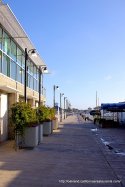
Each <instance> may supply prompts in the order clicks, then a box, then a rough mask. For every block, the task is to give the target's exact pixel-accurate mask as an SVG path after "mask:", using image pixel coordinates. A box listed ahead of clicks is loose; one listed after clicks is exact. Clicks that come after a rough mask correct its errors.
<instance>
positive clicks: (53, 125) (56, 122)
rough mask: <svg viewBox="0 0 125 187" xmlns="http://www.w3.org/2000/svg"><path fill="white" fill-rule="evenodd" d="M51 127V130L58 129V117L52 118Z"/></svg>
mask: <svg viewBox="0 0 125 187" xmlns="http://www.w3.org/2000/svg"><path fill="white" fill-rule="evenodd" d="M52 127H53V130H56V129H58V127H59V125H58V119H54V120H52Z"/></svg>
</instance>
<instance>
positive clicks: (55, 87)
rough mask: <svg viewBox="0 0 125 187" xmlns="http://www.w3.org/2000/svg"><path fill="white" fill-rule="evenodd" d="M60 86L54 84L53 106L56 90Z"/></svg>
mask: <svg viewBox="0 0 125 187" xmlns="http://www.w3.org/2000/svg"><path fill="white" fill-rule="evenodd" d="M58 88H59V86H56V85H54V86H53V107H54V108H55V91H56V89H58Z"/></svg>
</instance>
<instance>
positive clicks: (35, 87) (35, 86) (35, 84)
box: [34, 79, 37, 91]
mask: <svg viewBox="0 0 125 187" xmlns="http://www.w3.org/2000/svg"><path fill="white" fill-rule="evenodd" d="M34 90H35V91H37V80H36V79H34Z"/></svg>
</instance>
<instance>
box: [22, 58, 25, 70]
mask: <svg viewBox="0 0 125 187" xmlns="http://www.w3.org/2000/svg"><path fill="white" fill-rule="evenodd" d="M22 67H23V68H25V56H24V55H22Z"/></svg>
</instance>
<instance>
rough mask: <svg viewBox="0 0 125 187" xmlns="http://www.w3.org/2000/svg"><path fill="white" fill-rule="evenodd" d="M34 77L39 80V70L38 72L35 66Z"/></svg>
mask: <svg viewBox="0 0 125 187" xmlns="http://www.w3.org/2000/svg"><path fill="white" fill-rule="evenodd" d="M34 77H35V78H37V70H36V66H34Z"/></svg>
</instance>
